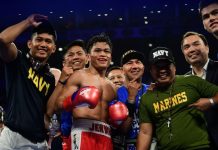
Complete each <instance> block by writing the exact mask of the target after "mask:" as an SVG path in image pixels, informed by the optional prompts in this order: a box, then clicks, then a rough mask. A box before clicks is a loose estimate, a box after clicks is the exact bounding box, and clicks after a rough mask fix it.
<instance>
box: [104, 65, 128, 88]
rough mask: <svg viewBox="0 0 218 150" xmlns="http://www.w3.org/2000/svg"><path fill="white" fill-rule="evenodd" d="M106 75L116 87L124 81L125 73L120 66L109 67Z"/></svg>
mask: <svg viewBox="0 0 218 150" xmlns="http://www.w3.org/2000/svg"><path fill="white" fill-rule="evenodd" d="M106 77H107V78H108V79H109V80H110V81H112V82H113V84H114V85H115V86H116V88H119V87H120V86H122V85H123V84H124V83H125V75H124V72H123V70H122V68H121V67H118V66H113V67H110V68H109V69H108V70H107V72H106Z"/></svg>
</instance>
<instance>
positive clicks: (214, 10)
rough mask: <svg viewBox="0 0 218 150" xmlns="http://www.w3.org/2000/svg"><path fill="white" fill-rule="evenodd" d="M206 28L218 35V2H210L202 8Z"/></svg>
mask: <svg viewBox="0 0 218 150" xmlns="http://www.w3.org/2000/svg"><path fill="white" fill-rule="evenodd" d="M201 17H202V21H203V25H204V28H205V29H206V30H207V31H208V32H209V33H212V34H215V35H218V4H217V3H214V4H210V5H208V6H207V7H205V8H203V9H202V10H201Z"/></svg>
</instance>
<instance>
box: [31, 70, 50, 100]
mask: <svg viewBox="0 0 218 150" xmlns="http://www.w3.org/2000/svg"><path fill="white" fill-rule="evenodd" d="M28 73H29V75H28V79H31V80H32V81H33V83H34V85H35V86H36V88H37V89H38V90H39V92H42V91H45V93H44V94H45V96H46V95H47V94H48V90H49V87H50V84H49V83H47V82H46V81H45V80H44V78H43V77H42V76H39V75H38V74H36V73H35V71H34V70H33V68H31V67H30V68H29V71H28ZM43 89H45V90H43Z"/></svg>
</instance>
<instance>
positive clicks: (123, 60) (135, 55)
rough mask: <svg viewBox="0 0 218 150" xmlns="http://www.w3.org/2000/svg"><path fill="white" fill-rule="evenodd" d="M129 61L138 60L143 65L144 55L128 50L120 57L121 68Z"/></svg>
mask: <svg viewBox="0 0 218 150" xmlns="http://www.w3.org/2000/svg"><path fill="white" fill-rule="evenodd" d="M131 59H138V60H140V61H141V62H142V63H143V64H144V59H145V57H144V54H143V53H141V52H137V51H135V50H128V51H127V52H125V53H124V54H123V55H122V57H121V66H123V65H124V64H125V63H127V62H128V61H129V60H131Z"/></svg>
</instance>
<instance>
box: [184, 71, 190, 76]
mask: <svg viewBox="0 0 218 150" xmlns="http://www.w3.org/2000/svg"><path fill="white" fill-rule="evenodd" d="M191 74H192V71H189V72H186V73H185V74H184V75H191Z"/></svg>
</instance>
